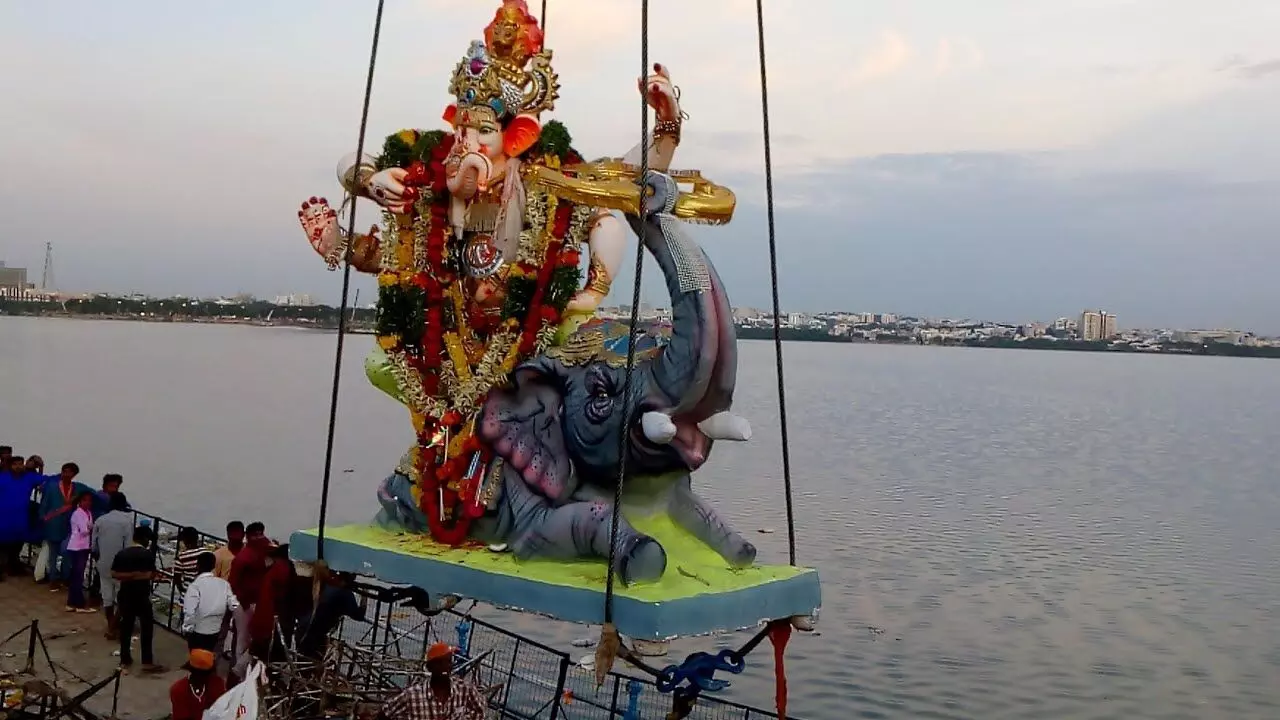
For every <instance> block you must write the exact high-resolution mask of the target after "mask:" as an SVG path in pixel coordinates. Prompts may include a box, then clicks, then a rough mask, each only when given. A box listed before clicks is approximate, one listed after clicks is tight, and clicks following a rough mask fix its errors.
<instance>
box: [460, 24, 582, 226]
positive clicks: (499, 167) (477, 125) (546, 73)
mask: <svg viewBox="0 0 1280 720" xmlns="http://www.w3.org/2000/svg"><path fill="white" fill-rule="evenodd" d="M484 38H485V39H484V40H483V41H479V40H476V41H474V42H472V43H471V48H470V49H469V50H468V51H467V54H466V55H465V56H464V57H463V58H462V60H461V61H460V62H459V63H458V66H457V68H455V70H454V73H453V80H452V82H451V83H450V85H449V92H450V93H451V94H452V95H453V96H454V99H455V102H454V103H453V104H451V105H449V107H448V108H446V109H445V112H444V120H445V122H447V123H448V124H449V126H450V127H451V128H452V130H453V135H454V142H453V147H452V150H451V152H450V154H449V157H448V158H447V159H446V160H445V176H446V178H447V180H446V182H447V185H448V188H449V193H450V194H451V195H452V197H453V198H454V199H455V200H456V201H459V202H463V203H466V202H470V201H472V200H473V199H475V198H476V196H477V195H480V194H483V193H485V192H486V191H488V189H489V188H490V186H492V185H494V184H496V183H497V182H499V181H501V179H502V178H503V177H504V176H505V175H506V174H507V171H508V164H509V162H510V161H511V159H512V158H517V157H519V156H520V155H522V154H524V153H525V151H527V150H529V149H530V148H532V147H533V146H534V144H536V143H537V142H538V138H539V137H540V135H541V133H542V125H541V123H540V122H539V120H538V117H539V115H540V114H541V113H542V112H543V111H544V110H551V109H553V108H554V107H555V100H556V97H557V95H558V92H559V84H558V81H557V78H556V75H555V73H554V72H553V71H552V70H551V54H550V52H548V51H544V50H543V48H542V30H541V29H539V27H538V22H537V20H536V19H535V18H534V17H533V16H532V15H531V14H530V13H529V8H528V6H527V5H526V3H525V0H504V2H503V3H502V6H501V7H500V8H499V9H498V11H497V13H496V15H495V16H494V19H493V21H492V22H491V23H489V25H488V27H486V28H485V31H484Z"/></svg>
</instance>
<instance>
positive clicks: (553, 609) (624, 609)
mask: <svg viewBox="0 0 1280 720" xmlns="http://www.w3.org/2000/svg"><path fill="white" fill-rule="evenodd" d="M324 550H325V553H324V554H325V562H327V563H328V565H329V567H330V569H332V570H337V571H342V572H351V573H356V574H360V575H370V576H373V577H375V578H377V579H378V580H381V581H382V582H386V583H391V584H393V585H416V586H418V587H421V588H423V589H424V590H427V591H429V592H433V593H452V594H455V595H459V596H461V597H464V598H470V599H473V600H477V601H480V602H485V603H489V604H492V605H498V606H502V607H507V608H514V609H517V610H521V611H524V612H530V613H539V614H543V615H548V616H550V617H553V618H556V619H558V620H564V621H567V622H575V623H587V624H595V625H599V624H601V623H603V622H604V591H603V588H602V589H600V590H592V589H587V588H575V587H568V586H564V585H552V584H549V583H544V582H539V581H536V580H529V579H526V578H522V577H518V576H512V575H501V574H496V573H486V572H483V571H480V570H475V569H473V568H469V567H466V566H463V565H455V564H452V563H444V562H439V561H436V560H433V559H431V558H427V557H422V556H419V555H409V554H406V553H400V552H396V551H394V550H386V549H382V548H371V547H367V546H364V545H357V544H355V543H350V542H344V541H342V540H336V539H334V538H326V539H325V543H324ZM289 555H290V557H291V558H293V559H294V560H297V561H299V562H315V560H316V536H315V534H314V533H313V532H310V531H305V530H300V531H297V532H295V533H293V535H292V536H291V537H290V538H289ZM821 605H822V587H821V583H820V582H819V579H818V572H817V571H816V570H805V571H804V572H802V573H800V574H799V575H796V576H794V577H790V578H787V579H784V580H775V581H772V582H769V583H765V584H762V585H756V586H754V587H750V588H744V589H742V590H733V591H729V592H724V593H708V594H705V595H695V596H693V597H687V598H679V599H676V600H669V601H663V602H652V603H651V602H645V601H642V600H636V599H634V598H628V597H625V596H620V595H615V596H614V600H613V619H614V624H615V625H616V626H617V628H618V632H620V633H622V634H623V635H627V636H629V637H632V638H639V639H642V640H667V639H670V638H674V637H684V636H690V635H703V634H706V633H710V632H715V631H720V630H724V631H733V630H739V629H741V628H747V627H754V626H756V625H759V624H760V623H761V622H762V621H767V620H776V619H781V618H786V617H792V616H795V615H805V616H807V615H811V614H813V613H815V612H816V611H817V610H818V609H819V608H820V607H821Z"/></svg>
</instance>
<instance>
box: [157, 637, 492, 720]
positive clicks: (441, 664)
mask: <svg viewBox="0 0 1280 720" xmlns="http://www.w3.org/2000/svg"><path fill="white" fill-rule="evenodd" d="M453 652H454V651H453V648H452V647H449V646H448V645H446V644H445V643H436V644H434V645H432V646H431V647H429V648H427V672H428V673H430V677H428V678H427V681H426V682H424V683H419V684H417V685H414V686H412V687H410V688H409V689H407V690H405V691H404V692H402V693H400V694H399V695H397V696H395V697H393V698H391V699H390V700H388V701H387V703H386V704H385V705H383V706H382V709H381V710H380V711H379V712H378V717H379V720H481V719H482V718H483V717H484V713H485V709H486V706H487V704H486V703H485V699H484V696H482V695H481V694H480V690H479V689H478V688H476V686H475V685H473V684H472V683H471V682H470V681H469V680H467V679H465V678H456V677H454V676H453ZM174 720H177V718H174Z"/></svg>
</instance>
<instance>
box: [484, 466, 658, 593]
mask: <svg viewBox="0 0 1280 720" xmlns="http://www.w3.org/2000/svg"><path fill="white" fill-rule="evenodd" d="M503 476H504V478H503V491H504V494H505V498H504V500H505V504H506V505H507V508H505V509H506V510H507V511H508V512H509V513H510V516H509V517H510V518H511V522H512V525H513V527H512V532H511V541H510V545H511V551H512V552H513V553H515V556H516V558H517V559H520V560H528V559H532V558H548V559H556V560H573V559H577V558H583V557H600V558H607V557H609V540H610V538H611V537H612V527H613V517H612V506H611V505H610V504H609V503H607V502H604V501H576V502H568V503H566V504H564V505H560V506H558V507H553V506H551V504H550V503H548V502H547V500H546V498H544V497H542V496H541V495H538V494H537V493H535V492H533V491H532V490H530V489H529V487H528V485H526V484H525V482H524V480H523V479H521V477H520V474H519V473H518V472H516V471H514V470H512V469H510V468H509V467H508V468H506V469H505V470H504V472H503ZM617 539H618V553H617V565H616V567H615V568H614V569H615V571H616V572H617V573H618V576H619V577H620V578H621V579H622V581H623V582H624V583H628V584H630V583H633V582H647V581H650V580H657V579H658V578H660V577H662V573H663V572H664V571H665V570H666V568H667V553H666V551H665V550H663V549H662V546H661V545H660V544H658V541H656V540H654V539H653V538H651V537H649V536H648V535H643V534H641V533H639V532H637V531H636V529H635V528H633V527H632V526H631V523H629V522H627V521H626V519H625V518H623V519H621V520H620V525H619V527H618V538H617Z"/></svg>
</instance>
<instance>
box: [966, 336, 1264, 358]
mask: <svg viewBox="0 0 1280 720" xmlns="http://www.w3.org/2000/svg"><path fill="white" fill-rule="evenodd" d="M962 344H963V345H965V346H968V347H989V348H1014V349H1019V350H1074V351H1077V352H1121V353H1143V354H1151V353H1152V352H1153V351H1151V350H1141V349H1139V348H1135V347H1133V346H1132V345H1127V344H1119V345H1112V344H1111V343H1110V342H1109V341H1106V340H1088V341H1085V340H1048V339H1046V338H1027V339H1026V340H1014V339H1012V338H986V339H975V340H965V341H964V342H963V343H962ZM1154 352H1157V353H1161V354H1167V355H1220V356H1224V357H1264V358H1280V347H1270V346H1253V345H1233V344H1231V343H1224V342H1207V343H1190V342H1166V343H1160V350H1158V351H1154Z"/></svg>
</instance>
